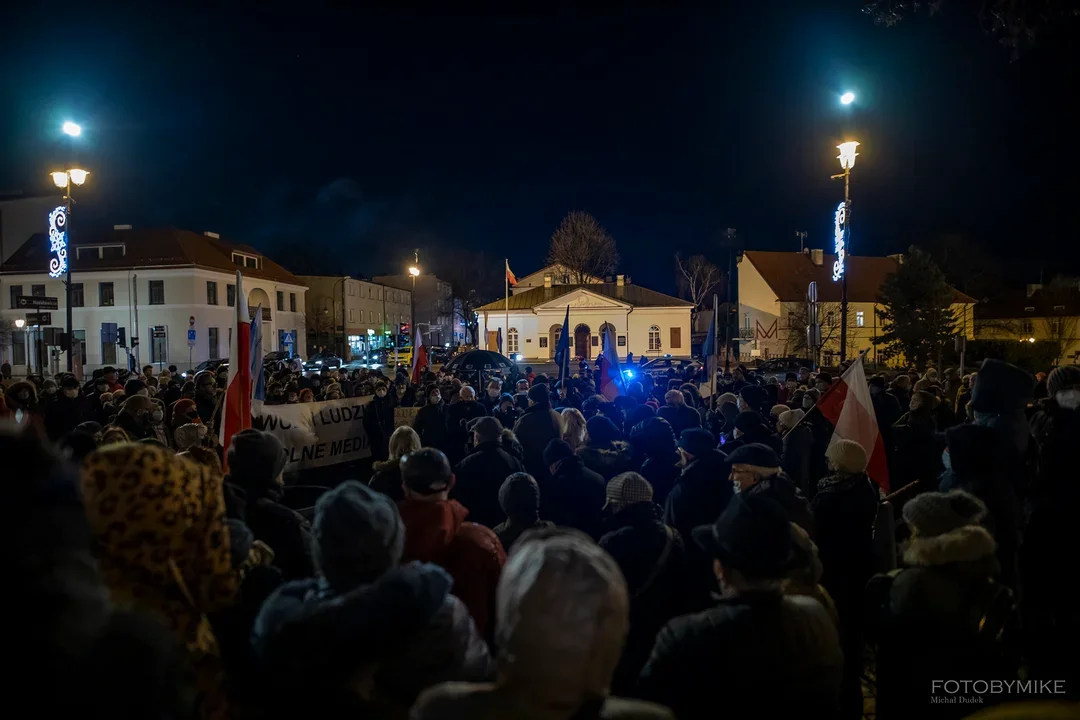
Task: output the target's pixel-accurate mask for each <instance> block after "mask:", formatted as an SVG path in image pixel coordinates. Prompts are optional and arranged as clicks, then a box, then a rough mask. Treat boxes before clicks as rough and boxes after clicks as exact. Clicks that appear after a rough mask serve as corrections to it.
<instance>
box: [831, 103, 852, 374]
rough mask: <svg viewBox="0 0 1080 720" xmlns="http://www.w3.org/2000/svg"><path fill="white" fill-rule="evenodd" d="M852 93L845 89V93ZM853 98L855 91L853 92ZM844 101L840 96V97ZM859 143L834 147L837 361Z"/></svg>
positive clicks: (843, 333)
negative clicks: (839, 183)
mask: <svg viewBox="0 0 1080 720" xmlns="http://www.w3.org/2000/svg"><path fill="white" fill-rule="evenodd" d="M850 94H851V93H845V97H846V96H847V95H850ZM852 99H854V95H852ZM841 102H843V98H841ZM858 147H859V143H857V142H855V141H854V140H852V141H850V142H844V143H840V144H839V145H837V146H836V149H837V150H839V151H840V154H839V155H837V156H836V157H837V159H838V160H839V161H840V167H841V169H843V171H844V172H842V173H840V174H839V175H833V176H832V177H833V179H837V178H844V202H842V203H840V205H839V206H837V208H836V213H835V215H834V216H833V241H834V244H835V251H836V261H835V262H834V263H833V282H836V281H839V282H840V362H841V363H843V362H844V361H845V360H847V318H848V297H847V272H846V269H847V268H846V265H847V256H848V255H849V254H851V169H852V168H853V167H855V158H856V157H858V155H859V153H857V152H855V150H856V148H858Z"/></svg>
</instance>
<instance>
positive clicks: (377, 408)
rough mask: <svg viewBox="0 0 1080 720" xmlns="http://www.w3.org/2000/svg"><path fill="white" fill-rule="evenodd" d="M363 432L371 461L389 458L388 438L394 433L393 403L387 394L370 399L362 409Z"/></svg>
mask: <svg viewBox="0 0 1080 720" xmlns="http://www.w3.org/2000/svg"><path fill="white" fill-rule="evenodd" d="M363 426H364V432H365V433H367V436H368V446H369V447H370V448H371V458H372V460H375V461H378V460H385V459H387V458H388V457H390V450H389V448H390V436H391V435H392V434H393V433H394V401H393V399H392V398H391V397H390V395H389V394H387V396H386V397H384V398H380V397H379V396H378V395H376V396H375V397H373V398H372V399H371V402H369V403H368V405H367V407H365V408H364V417H363Z"/></svg>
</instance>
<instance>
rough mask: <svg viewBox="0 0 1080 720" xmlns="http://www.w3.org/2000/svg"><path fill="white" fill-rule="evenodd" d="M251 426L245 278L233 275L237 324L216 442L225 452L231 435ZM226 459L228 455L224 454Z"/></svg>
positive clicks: (248, 327) (248, 334) (249, 328)
mask: <svg viewBox="0 0 1080 720" xmlns="http://www.w3.org/2000/svg"><path fill="white" fill-rule="evenodd" d="M250 427H251V318H249V317H248V304H247V295H245V294H244V276H243V275H241V274H240V271H239V270H238V271H237V272H236V323H235V327H234V328H233V333H232V339H231V340H230V341H229V380H228V382H227V383H226V384H225V397H224V399H223V401H222V405H221V427H220V428H219V429H218V439H219V440H221V446H222V447H223V448H225V449H226V450H228V448H229V443H230V442H231V441H232V436H233V435H235V434H236V433H238V432H240V431H241V430H246V429H248V428H250ZM224 456H225V457H226V458H227V457H228V453H225V455H224Z"/></svg>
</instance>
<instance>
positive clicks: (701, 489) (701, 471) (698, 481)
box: [664, 450, 735, 537]
mask: <svg viewBox="0 0 1080 720" xmlns="http://www.w3.org/2000/svg"><path fill="white" fill-rule="evenodd" d="M730 476H731V465H730V464H728V461H727V457H725V456H724V454H723V453H722V452H720V451H719V450H710V451H709V452H708V453H707V454H705V455H702V456H701V457H698V458H695V459H694V460H693V462H691V463H690V464H689V465H687V466H686V467H685V468H683V471H682V475H680V476H679V480H678V481H677V482H676V483H675V487H674V488H672V490H671V493H670V494H669V495H668V498H667V505H666V506H665V507H664V522H665V523H666V524H668V525H670V526H671V527H673V528H675V529H676V530H678V531H679V534H681V535H682V536H683V537H690V536H691V535H690V534H691V533H692V532H693V530H694V528H695V527H697V526H699V525H709V524H711V523H714V522H716V519H717V518H718V517H720V515H721V513H723V512H724V509H725V508H726V507H727V505H728V503H729V502H730V501H731V496H732V495H734V494H735V488H734V485H732V483H731V477H730Z"/></svg>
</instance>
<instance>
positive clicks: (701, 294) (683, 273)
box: [675, 253, 723, 322]
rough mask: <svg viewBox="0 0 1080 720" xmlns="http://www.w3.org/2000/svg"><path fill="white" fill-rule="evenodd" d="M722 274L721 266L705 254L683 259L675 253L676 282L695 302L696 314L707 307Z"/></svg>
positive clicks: (681, 291)
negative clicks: (710, 260)
mask: <svg viewBox="0 0 1080 720" xmlns="http://www.w3.org/2000/svg"><path fill="white" fill-rule="evenodd" d="M722 275H723V274H722V273H721V272H720V268H718V267H716V266H715V265H713V264H712V263H711V262H709V261H708V260H707V259H706V258H705V256H704V255H691V256H690V257H689V258H688V259H686V260H683V259H682V258H681V257H679V254H678V253H675V282H676V283H677V284H678V286H679V293H680V294H681V295H682V296H683V297H685V298H687V299H688V300H689V301H690V302H692V303H694V309H693V314H694V315H695V316H696V315H697V314H698V312H700V311H701V310H703V309H705V305H706V304H707V303H708V300H709V295H710V294H711V293H712V292H713V291H714V290H716V289H717V287H719V285H720V279H721V277H722ZM691 322H693V319H691Z"/></svg>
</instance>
